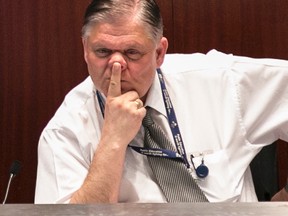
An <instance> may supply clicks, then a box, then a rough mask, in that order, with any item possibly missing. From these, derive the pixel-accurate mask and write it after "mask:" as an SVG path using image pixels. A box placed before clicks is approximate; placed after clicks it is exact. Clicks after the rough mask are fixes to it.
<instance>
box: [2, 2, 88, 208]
mask: <svg viewBox="0 0 288 216" xmlns="http://www.w3.org/2000/svg"><path fill="white" fill-rule="evenodd" d="M29 2H30V3H29ZM88 2H89V1H88V0H86V1H84V0H81V1H78V0H61V1H56V0H51V1H50V0H49V1H44V0H37V1H18V0H15V1H14V0H13V1H4V0H1V2H0V10H1V11H0V16H1V17H0V26H1V27H0V37H1V39H0V47H1V49H0V52H1V54H0V71H1V75H0V86H1V92H0V95H1V96H0V98H1V99H0V100H1V106H0V113H1V120H0V142H1V144H0V150H1V158H0V160H1V163H0V168H1V177H0V182H1V189H0V192H1V193H0V195H1V199H2V197H3V198H4V193H5V187H6V185H7V181H8V171H9V167H10V164H11V162H12V161H13V160H14V159H18V160H20V161H22V164H23V168H22V171H21V173H20V174H19V176H17V177H16V178H15V179H14V180H13V182H12V185H11V187H10V194H9V197H8V200H7V202H8V203H9V202H15V203H26V202H33V199H34V188H35V178H36V165H37V144H38V139H39V136H40V133H41V131H42V129H43V128H44V126H45V125H46V124H47V122H48V120H49V119H50V118H51V117H52V115H53V114H54V112H55V111H56V108H57V107H58V106H59V105H60V103H61V102H62V100H63V97H64V95H65V94H66V93H67V92H68V91H69V90H70V89H71V88H72V87H73V86H75V85H76V84H77V83H79V82H80V81H81V80H82V79H83V78H84V77H85V76H87V73H86V66H85V64H84V61H83V60H82V59H83V57H82V55H83V54H82V53H83V51H82V45H81V34H80V30H81V25H82V16H83V11H84V9H85V8H86V6H87V4H88Z"/></svg>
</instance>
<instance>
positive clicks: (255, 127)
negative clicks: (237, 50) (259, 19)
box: [231, 57, 288, 144]
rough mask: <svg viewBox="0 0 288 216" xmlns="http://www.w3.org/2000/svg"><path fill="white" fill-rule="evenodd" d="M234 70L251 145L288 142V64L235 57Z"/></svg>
mask: <svg viewBox="0 0 288 216" xmlns="http://www.w3.org/2000/svg"><path fill="white" fill-rule="evenodd" d="M231 70H232V72H233V73H232V74H233V82H234V85H235V89H236V90H235V98H236V101H237V103H238V107H239V116H240V120H241V124H242V127H243V129H244V131H245V132H246V137H247V139H248V140H249V141H250V143H252V144H270V143H272V142H274V141H276V140H277V139H283V140H285V141H288V61H284V60H276V59H253V58H247V57H235V61H234V62H233V64H232V68H231Z"/></svg>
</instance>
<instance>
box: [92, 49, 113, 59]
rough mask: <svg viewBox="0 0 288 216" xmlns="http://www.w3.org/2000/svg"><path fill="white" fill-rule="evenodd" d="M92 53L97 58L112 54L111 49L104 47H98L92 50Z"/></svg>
mask: <svg viewBox="0 0 288 216" xmlns="http://www.w3.org/2000/svg"><path fill="white" fill-rule="evenodd" d="M94 53H95V55H96V56H97V57H99V58H106V57H108V56H109V55H111V54H112V50H109V49H106V48H99V49H96V50H94Z"/></svg>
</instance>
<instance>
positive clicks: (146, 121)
mask: <svg viewBox="0 0 288 216" xmlns="http://www.w3.org/2000/svg"><path fill="white" fill-rule="evenodd" d="M150 112H151V109H150V108H147V112H146V116H145V117H144V119H143V121H142V124H143V126H145V127H149V126H151V125H152V124H153V123H154V121H153V120H152V118H151V113H150Z"/></svg>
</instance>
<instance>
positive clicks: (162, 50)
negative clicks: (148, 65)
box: [156, 37, 168, 68]
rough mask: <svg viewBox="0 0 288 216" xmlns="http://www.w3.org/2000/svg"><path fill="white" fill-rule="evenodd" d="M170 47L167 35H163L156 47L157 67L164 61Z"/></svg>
mask: <svg viewBox="0 0 288 216" xmlns="http://www.w3.org/2000/svg"><path fill="white" fill-rule="evenodd" d="M167 49H168V40H167V38H165V37H162V38H161V40H160V42H159V44H158V47H157V49H156V63H157V67H158V68H159V67H160V66H161V65H162V63H163V62H164V58H165V54H166V52H167Z"/></svg>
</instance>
